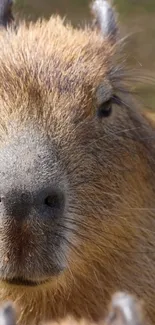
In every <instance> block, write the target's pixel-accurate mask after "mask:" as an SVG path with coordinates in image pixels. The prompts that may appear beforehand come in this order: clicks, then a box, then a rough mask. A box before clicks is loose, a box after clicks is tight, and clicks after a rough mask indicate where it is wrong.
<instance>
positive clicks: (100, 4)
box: [91, 0, 118, 42]
mask: <svg viewBox="0 0 155 325" xmlns="http://www.w3.org/2000/svg"><path fill="white" fill-rule="evenodd" d="M91 10H92V13H93V15H94V16H95V25H96V26H97V27H98V28H99V30H100V32H101V33H102V35H103V36H104V37H106V38H109V39H110V40H111V41H112V42H116V41H117V37H118V25H117V14H116V12H115V10H114V8H113V6H112V5H111V4H110V2H109V1H108V0H95V1H93V3H92V5H91Z"/></svg>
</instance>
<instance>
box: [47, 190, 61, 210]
mask: <svg viewBox="0 0 155 325" xmlns="http://www.w3.org/2000/svg"><path fill="white" fill-rule="evenodd" d="M44 203H45V204H46V205H47V206H48V207H50V208H52V209H60V208H61V207H62V205H63V198H62V195H60V194H58V193H53V194H50V195H48V196H47V197H46V199H45V201H44Z"/></svg>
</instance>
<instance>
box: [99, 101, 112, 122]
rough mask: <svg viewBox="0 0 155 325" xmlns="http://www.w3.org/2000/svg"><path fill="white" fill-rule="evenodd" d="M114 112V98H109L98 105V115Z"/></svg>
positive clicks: (104, 115)
mask: <svg viewBox="0 0 155 325" xmlns="http://www.w3.org/2000/svg"><path fill="white" fill-rule="evenodd" d="M111 113H112V100H111V99H109V100H107V101H106V102H104V103H103V104H101V105H100V106H99V107H98V110H97V115H98V117H100V118H102V117H108V116H110V115H111Z"/></svg>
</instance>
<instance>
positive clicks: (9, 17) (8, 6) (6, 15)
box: [0, 0, 14, 28]
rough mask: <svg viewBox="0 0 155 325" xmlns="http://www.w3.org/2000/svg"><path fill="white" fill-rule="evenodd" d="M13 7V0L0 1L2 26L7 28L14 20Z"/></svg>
mask: <svg viewBox="0 0 155 325" xmlns="http://www.w3.org/2000/svg"><path fill="white" fill-rule="evenodd" d="M12 7H13V0H0V26H3V27H5V28H7V26H8V25H10V24H11V23H12V21H13V20H14V17H13V14H12Z"/></svg>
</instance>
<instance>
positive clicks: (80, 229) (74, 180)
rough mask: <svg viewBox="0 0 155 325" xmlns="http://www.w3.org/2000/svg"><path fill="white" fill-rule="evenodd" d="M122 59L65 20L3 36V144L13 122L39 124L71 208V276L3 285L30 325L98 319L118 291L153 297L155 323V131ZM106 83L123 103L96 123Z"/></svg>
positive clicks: (0, 294) (3, 293) (150, 307)
mask: <svg viewBox="0 0 155 325" xmlns="http://www.w3.org/2000/svg"><path fill="white" fill-rule="evenodd" d="M118 46H119V44H118ZM116 52H117V44H116V45H115V46H111V45H110V43H108V39H103V37H102V35H100V34H99V33H98V32H96V31H92V30H91V29H89V28H86V29H84V30H81V29H73V28H72V27H71V26H70V25H67V26H65V25H64V23H63V21H62V20H61V19H60V18H59V17H55V18H54V17H53V18H51V19H50V20H49V22H46V21H42V22H40V23H39V22H37V23H36V24H30V26H29V27H26V25H25V24H22V25H21V26H20V27H19V30H18V31H17V33H16V32H13V31H11V30H8V31H7V32H3V33H2V35H1V37H0V116H1V119H0V139H1V146H3V145H4V144H5V143H7V141H8V134H10V132H12V136H13V134H14V133H16V128H13V131H10V129H11V128H12V126H13V125H18V130H20V129H22V130H24V128H25V127H29V125H30V126H31V125H33V124H35V125H36V124H37V125H38V128H39V130H40V132H42V134H45V133H46V134H48V135H49V137H50V136H51V137H52V138H54V139H55V142H56V144H57V147H58V151H59V153H60V159H61V162H62V164H64V165H65V166H66V175H67V177H68V183H69V184H70V188H69V192H68V193H67V195H69V196H70V199H71V202H72V204H71V205H70V206H68V211H67V213H66V216H65V217H66V221H67V227H68V231H70V232H71V234H72V235H73V239H72V241H71V240H70V241H67V242H66V245H68V246H69V248H70V251H71V252H70V254H69V255H67V256H66V259H67V262H68V264H67V265H68V266H67V268H66V270H65V271H64V272H63V273H62V274H61V275H59V276H58V277H55V278H53V277H51V278H50V279H49V281H48V283H46V284H43V285H40V286H38V287H24V286H23V287H22V286H13V285H8V284H5V283H3V282H1V283H0V298H1V301H4V300H8V299H11V300H13V301H14V302H15V303H16V304H17V305H18V307H19V308H20V311H21V313H20V315H21V316H20V324H22V325H28V324H29V325H30V324H38V323H39V321H42V322H43V321H48V320H51V319H53V320H54V319H56V320H57V319H59V318H61V317H64V316H66V315H67V314H68V313H69V314H72V315H73V316H76V317H86V318H91V319H93V320H94V321H95V320H98V319H99V318H101V317H102V315H103V314H104V312H105V309H104V306H106V305H107V302H108V301H109V299H110V297H111V294H112V293H113V292H115V291H116V290H128V291H130V293H136V294H137V295H138V296H140V297H141V298H143V299H144V300H146V302H147V304H146V310H147V312H148V316H149V318H150V320H152V322H153V321H154V320H155V309H154V300H155V258H154V254H155V239H154V237H155V197H154V195H155V179H154V178H155V172H154V171H155V163H154V156H155V148H154V136H155V133H154V130H153V128H152V127H151V125H150V124H149V123H148V122H147V121H146V120H145V118H144V117H143V116H142V115H141V113H139V111H137V109H136V108H135V106H134V104H133V103H132V101H130V100H129V96H128V94H127V92H126V91H125V90H124V88H123V72H122V71H121V70H120V67H119V65H118V66H117V61H115V60H116V56H117V55H116ZM101 84H102V86H103V87H104V85H106V87H107V85H108V87H109V89H111V91H112V93H113V94H117V93H119V96H120V98H121V103H122V104H121V105H113V114H112V116H110V117H109V118H105V119H104V118H103V119H99V118H98V117H97V105H96V91H97V88H98V86H99V85H101ZM104 99H105V98H104V94H103V101H104ZM106 100H107V99H106ZM9 141H10V137H9ZM60 148H61V149H60ZM60 226H61V225H60ZM36 231H37V229H36ZM3 233H4V229H3V227H1V232H0V240H1V236H2V237H3ZM3 254H4V252H2V251H1V245H0V256H2V255H3ZM8 262H9V261H8ZM32 262H33V261H32ZM44 262H45V263H46V261H44ZM145 298H146V299H145Z"/></svg>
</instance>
